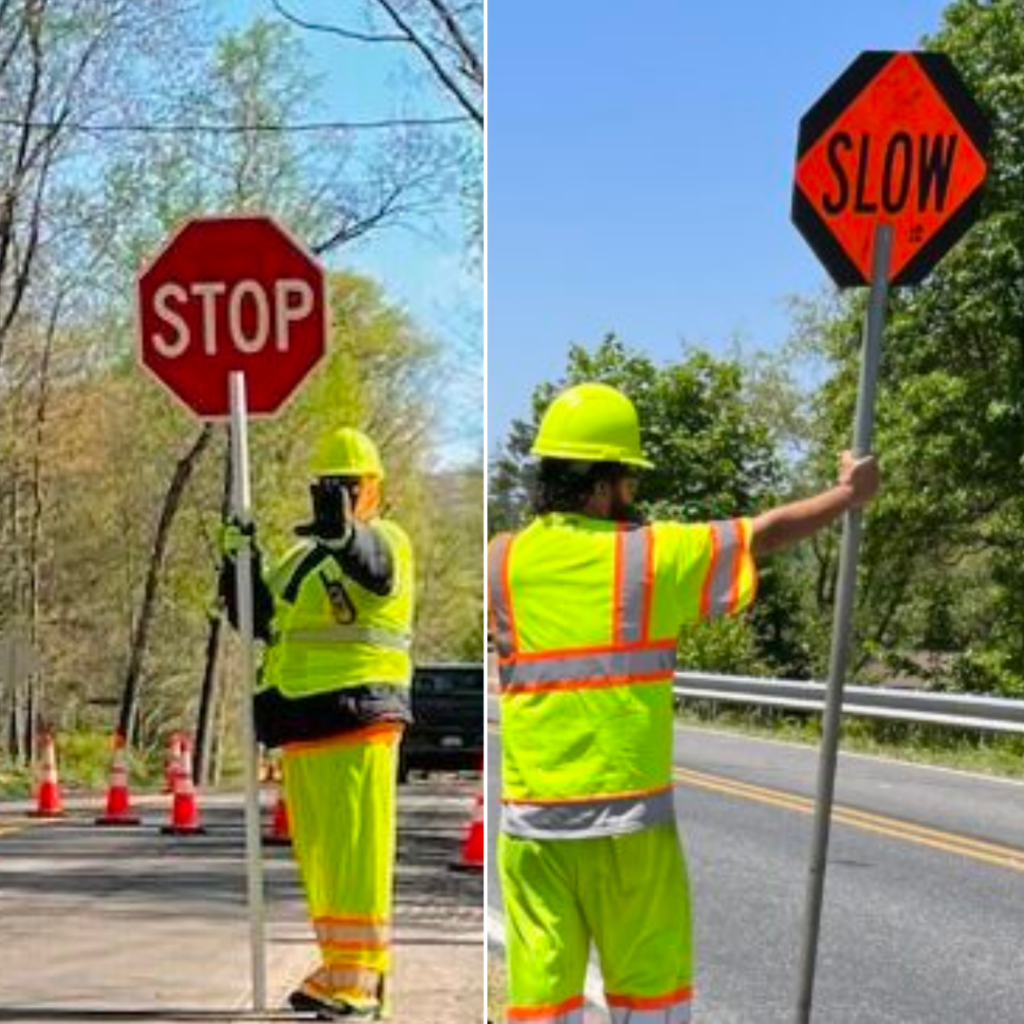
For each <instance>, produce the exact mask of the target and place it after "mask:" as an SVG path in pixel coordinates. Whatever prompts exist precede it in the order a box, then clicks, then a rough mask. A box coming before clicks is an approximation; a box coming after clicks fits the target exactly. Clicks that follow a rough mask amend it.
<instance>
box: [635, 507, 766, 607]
mask: <svg viewBox="0 0 1024 1024" xmlns="http://www.w3.org/2000/svg"><path fill="white" fill-rule="evenodd" d="M654 529H655V557H656V561H657V567H658V569H657V571H658V577H659V579H658V590H659V593H660V594H661V595H662V597H663V599H664V600H665V601H667V602H668V603H669V604H670V605H672V606H673V607H674V612H675V616H674V617H675V619H676V621H677V622H678V623H680V624H686V623H692V622H697V621H699V620H702V619H714V618H721V617H723V616H726V615H736V614H738V613H739V612H742V611H743V610H744V609H746V608H748V607H749V606H750V604H751V602H752V601H753V600H754V596H755V594H756V593H757V568H756V566H755V565H754V558H753V554H752V551H751V543H752V539H753V523H752V521H751V520H750V519H747V518H743V519H725V520H720V521H717V522H713V523H699V524H696V523H695V524H685V525H684V524H681V523H656V524H655V525H654Z"/></svg>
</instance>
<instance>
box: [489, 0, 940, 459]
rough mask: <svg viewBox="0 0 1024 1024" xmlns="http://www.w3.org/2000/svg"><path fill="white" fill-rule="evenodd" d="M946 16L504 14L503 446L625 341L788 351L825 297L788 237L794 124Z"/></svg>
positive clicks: (591, 9)
mask: <svg viewBox="0 0 1024 1024" xmlns="http://www.w3.org/2000/svg"><path fill="white" fill-rule="evenodd" d="M944 6H945V4H944V3H941V2H939V0H901V2H899V3H895V2H892V0H859V2H856V3H852V2H843V3H839V2H835V0H828V2H823V0H819V2H812V0H776V2H774V3H753V2H751V3H745V4H742V5H741V4H710V3H697V2H686V0H634V2H631V3H626V2H622V0H586V2H582V0H576V2H573V0H560V2H551V0H491V3H490V5H489V17H488V44H489V45H488V51H489V52H488V56H489V68H488V71H489V82H488V89H489V94H488V113H489V121H488V128H489V134H488V380H489V384H488V396H487V398H488V447H489V449H490V450H491V451H492V452H493V450H494V448H495V445H496V444H497V443H498V442H499V441H500V439H501V438H503V437H504V436H505V434H506V432H507V429H508V425H509V422H510V421H511V419H512V418H514V417H525V416H527V415H528V412H529V397H530V394H531V392H532V390H533V387H534V386H535V385H536V384H537V383H539V382H541V381H544V380H551V379H554V378H556V377H558V376H559V375H560V373H561V371H562V369H563V368H564V365H565V352H566V349H567V348H568V346H569V344H571V343H573V342H584V343H588V344H589V343H593V342H596V341H597V340H599V339H600V338H601V337H602V336H603V335H604V333H605V332H606V331H609V330H614V331H615V332H616V333H617V334H619V335H620V336H621V337H622V338H623V339H624V340H625V341H627V342H628V343H630V344H631V345H634V346H637V347H640V348H643V349H644V350H645V351H647V352H649V353H650V354H652V355H653V356H655V357H656V358H658V359H669V358H671V357H672V356H673V355H674V354H675V353H677V352H678V351H679V344H680V341H681V340H686V341H688V342H692V343H697V344H703V345H706V346H708V347H710V348H711V349H713V350H715V351H725V350H728V349H729V348H730V346H731V343H732V341H733V340H734V339H735V338H737V337H738V338H739V339H740V340H741V341H742V343H743V346H744V348H745V349H755V348H767V349H770V348H772V347H774V346H777V345H779V344H780V343H781V342H782V341H784V340H785V338H786V336H787V332H788V328H789V318H788V314H787V307H786V299H787V297H789V296H793V295H798V294H804V295H807V294H813V293H815V292H816V291H819V290H820V289H822V288H824V287H826V283H827V279H826V276H825V272H824V270H823V269H822V268H821V267H820V265H819V264H818V263H817V261H816V259H815V257H814V255H813V253H812V252H811V250H810V249H809V248H808V247H807V245H806V243H805V242H804V241H803V239H802V238H801V237H800V235H799V234H798V233H797V231H796V229H795V228H794V227H793V226H792V225H791V224H790V221H789V207H790V194H791V189H792V172H793V159H794V153H795V148H796V132H797V124H798V122H799V119H800V117H801V116H802V114H803V113H804V111H805V110H806V109H807V108H808V107H809V106H811V104H812V103H813V102H814V101H815V100H816V99H817V97H818V96H819V95H820V94H821V93H822V92H823V91H824V90H825V89H826V88H827V87H828V85H830V84H831V82H832V81H833V80H834V79H835V78H836V77H837V76H838V75H839V74H840V73H841V72H842V71H843V70H844V68H845V67H846V66H847V64H849V63H850V61H852V60H853V58H854V57H855V56H856V55H857V53H859V52H860V51H861V50H865V49H878V50H887V49H892V50H900V49H913V48H915V47H916V46H917V45H918V43H919V41H920V39H921V36H922V35H924V34H927V33H929V32H931V31H933V30H934V29H936V28H937V27H938V25H939V24H940V20H941V12H942V10H943V8H944Z"/></svg>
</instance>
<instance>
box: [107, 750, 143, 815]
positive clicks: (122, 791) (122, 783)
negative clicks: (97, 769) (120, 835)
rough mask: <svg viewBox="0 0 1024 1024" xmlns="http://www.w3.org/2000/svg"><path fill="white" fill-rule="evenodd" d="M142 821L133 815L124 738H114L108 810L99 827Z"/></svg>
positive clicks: (108, 790)
mask: <svg viewBox="0 0 1024 1024" xmlns="http://www.w3.org/2000/svg"><path fill="white" fill-rule="evenodd" d="M141 822H142V819H141V818H139V817H138V815H136V814H132V798H131V793H129V791H128V758H127V754H126V751H125V743H124V737H123V736H121V735H120V734H116V735H115V736H114V756H113V759H112V760H111V762H110V786H109V787H108V789H107V810H106V813H104V814H102V815H100V817H98V818H97V819H96V824H97V825H138V824H141Z"/></svg>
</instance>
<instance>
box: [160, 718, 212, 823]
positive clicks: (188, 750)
mask: <svg viewBox="0 0 1024 1024" xmlns="http://www.w3.org/2000/svg"><path fill="white" fill-rule="evenodd" d="M160 831H161V832H163V833H164V835H173V836H194V835H199V834H201V833H203V832H205V831H206V829H204V828H203V826H202V825H201V824H200V823H199V803H198V801H197V800H196V787H195V784H194V783H193V782H192V745H191V743H190V742H189V740H188V737H187V736H183V737H182V746H181V767H180V770H179V771H178V773H177V775H175V777H174V799H173V800H172V801H171V818H170V821H169V822H168V823H167V824H166V825H164V826H163V828H161V829H160Z"/></svg>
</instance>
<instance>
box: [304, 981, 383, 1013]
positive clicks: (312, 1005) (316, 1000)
mask: <svg viewBox="0 0 1024 1024" xmlns="http://www.w3.org/2000/svg"><path fill="white" fill-rule="evenodd" d="M288 1002H289V1004H290V1005H291V1008H292V1009H293V1010H296V1011H297V1012H298V1013H315V1014H316V1019H317V1020H353V1021H355V1020H377V1019H378V1018H379V1016H380V1007H379V1006H367V1007H358V1006H353V1005H352V1004H351V1003H346V1002H345V1001H344V1000H335V999H327V998H326V997H322V996H312V995H310V994H309V993H308V992H305V991H304V990H303V989H301V988H297V989H296V990H295V991H294V992H293V993H292V994H291V995H290V996H289V997H288Z"/></svg>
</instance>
